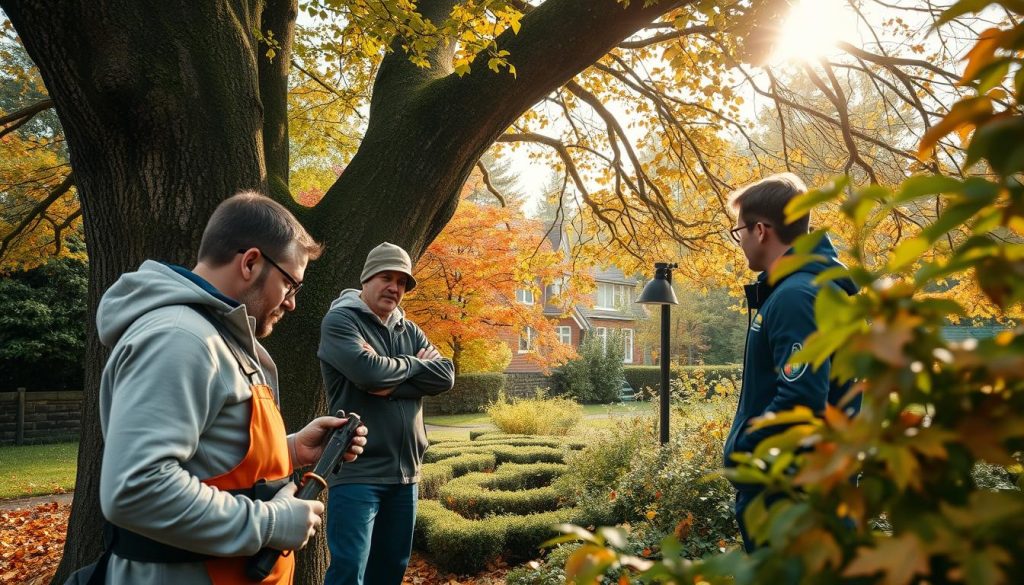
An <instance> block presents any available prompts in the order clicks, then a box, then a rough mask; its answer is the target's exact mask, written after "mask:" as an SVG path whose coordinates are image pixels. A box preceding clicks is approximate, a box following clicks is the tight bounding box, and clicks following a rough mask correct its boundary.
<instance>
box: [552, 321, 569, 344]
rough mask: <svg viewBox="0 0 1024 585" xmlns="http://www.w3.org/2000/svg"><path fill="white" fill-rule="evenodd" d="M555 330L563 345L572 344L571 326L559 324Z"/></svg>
mask: <svg viewBox="0 0 1024 585" xmlns="http://www.w3.org/2000/svg"><path fill="white" fill-rule="evenodd" d="M555 330H556V331H557V332H558V341H560V342H561V343H563V344H564V345H572V327H569V326H568V325H559V326H558V327H555Z"/></svg>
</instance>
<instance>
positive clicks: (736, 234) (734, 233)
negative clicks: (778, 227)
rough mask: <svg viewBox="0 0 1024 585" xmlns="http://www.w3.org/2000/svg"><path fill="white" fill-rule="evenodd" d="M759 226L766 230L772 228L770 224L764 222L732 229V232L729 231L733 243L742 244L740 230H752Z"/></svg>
mask: <svg viewBox="0 0 1024 585" xmlns="http://www.w3.org/2000/svg"><path fill="white" fill-rule="evenodd" d="M757 224H761V225H763V226H764V227H766V228H770V227H772V224H770V223H767V222H763V221H755V222H754V223H753V224H749V223H748V224H744V225H741V226H739V227H734V228H732V229H731V230H729V237H730V238H732V241H734V242H736V243H737V244H738V243H740V230H745V229H750V228H752V227H754V226H755V225H757Z"/></svg>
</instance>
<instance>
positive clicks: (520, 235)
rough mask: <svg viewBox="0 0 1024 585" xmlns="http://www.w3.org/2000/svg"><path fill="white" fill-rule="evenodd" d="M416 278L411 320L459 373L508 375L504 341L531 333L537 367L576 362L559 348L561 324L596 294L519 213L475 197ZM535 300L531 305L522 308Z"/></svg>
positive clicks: (464, 205)
mask: <svg viewBox="0 0 1024 585" xmlns="http://www.w3.org/2000/svg"><path fill="white" fill-rule="evenodd" d="M416 277H417V280H418V282H419V285H418V286H417V288H416V291H415V292H414V293H411V294H410V295H409V296H408V297H406V301H405V308H406V310H407V311H408V313H409V317H410V318H411V319H412V320H414V321H416V322H417V323H419V324H420V325H421V326H422V327H423V329H424V330H425V332H426V333H427V334H428V336H429V337H430V339H431V340H432V341H433V342H434V343H435V344H436V345H437V346H438V348H439V349H440V351H441V352H442V353H444V354H445V355H447V356H450V357H452V359H453V361H455V362H456V368H457V370H458V371H460V372H473V371H500V370H501V369H504V367H505V365H507V363H508V360H509V358H510V357H511V351H512V350H510V348H509V346H508V345H507V344H506V342H504V341H503V339H505V340H509V341H512V342H514V340H516V339H517V338H518V336H519V334H520V332H522V331H524V330H525V329H526V328H530V330H531V340H532V343H533V346H534V349H536V351H532V352H530V353H528V354H525V355H526V356H527V358H528V359H530V360H531V361H533V362H535V363H537V364H538V365H540V366H541V367H544V368H547V367H551V366H554V365H557V364H559V363H562V362H564V361H566V360H568V359H570V358H572V357H574V355H575V354H574V351H573V349H572V348H571V347H569V346H567V345H563V344H561V343H559V342H558V338H557V334H556V332H555V325H556V317H557V316H558V315H559V314H561V313H564V312H567V311H568V310H569V309H570V308H571V307H572V306H573V305H574V304H576V303H577V302H579V301H580V300H581V298H582V297H583V296H585V295H588V294H589V293H590V292H591V291H592V290H593V280H592V279H591V278H590V276H589V273H588V271H586V270H581V269H580V267H578V266H577V267H575V269H574V267H573V266H571V265H570V264H569V263H568V262H567V261H566V259H565V257H564V256H563V253H562V251H561V250H556V249H554V248H553V247H552V245H551V243H550V241H549V240H548V239H547V238H545V236H544V228H543V226H542V224H541V223H540V222H539V221H536V220H531V219H527V218H526V217H525V216H524V215H523V213H522V211H521V210H519V209H518V207H516V206H509V207H496V206H490V205H484V204H480V203H476V202H474V201H473V200H472V199H469V198H466V199H463V200H462V201H461V202H460V203H459V208H458V210H457V211H456V213H455V216H454V217H452V220H451V222H449V224H448V225H447V226H446V227H445V229H444V231H443V232H441V234H440V235H439V236H438V237H437V239H436V240H434V242H433V243H432V244H431V245H430V246H429V247H428V248H427V249H426V250H425V251H424V253H423V255H422V256H421V258H420V260H419V262H418V263H417V265H416ZM552 285H554V286H555V288H557V290H558V291H559V292H558V294H555V295H553V296H549V297H547V299H548V305H547V306H548V310H549V314H548V315H547V316H545V314H544V308H545V305H544V298H545V297H544V293H545V291H546V290H547V291H548V292H551V289H550V288H549V287H551V286H552ZM517 291H519V293H518V297H519V298H518V299H517ZM525 291H529V292H525ZM531 298H532V299H533V304H525V303H523V302H521V301H523V300H529V299H531ZM516 349H518V348H516Z"/></svg>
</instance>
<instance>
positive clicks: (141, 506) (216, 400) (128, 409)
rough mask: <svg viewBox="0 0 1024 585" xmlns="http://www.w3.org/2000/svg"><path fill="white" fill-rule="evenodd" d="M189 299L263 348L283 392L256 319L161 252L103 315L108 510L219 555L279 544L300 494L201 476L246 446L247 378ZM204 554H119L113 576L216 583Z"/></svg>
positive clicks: (230, 461)
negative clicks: (199, 557) (230, 486)
mask: <svg viewBox="0 0 1024 585" xmlns="http://www.w3.org/2000/svg"><path fill="white" fill-rule="evenodd" d="M187 304H198V305H204V306H205V307H207V308H208V309H209V310H211V312H212V313H213V314H214V315H217V316H218V317H219V318H220V319H221V321H222V322H223V323H224V324H225V325H226V326H227V329H228V330H230V332H231V333H232V335H233V336H234V337H235V339H236V340H237V341H238V343H239V345H240V346H241V348H243V349H244V350H245V351H246V353H248V354H249V355H250V356H254V357H256V358H257V360H258V363H259V366H260V369H261V370H262V377H263V379H264V381H265V382H266V383H267V384H268V385H269V386H270V387H271V388H273V389H274V393H275V398H277V394H278V389H277V368H276V367H275V366H274V362H273V361H272V360H271V359H270V356H269V355H268V354H267V352H266V350H264V349H263V347H262V346H261V345H260V344H259V343H257V342H256V339H255V337H254V335H253V330H254V327H255V319H254V318H252V317H249V316H248V315H247V314H246V310H245V306H244V305H240V306H237V307H235V306H232V305H231V304H229V303H227V302H225V301H224V300H221V299H219V298H217V297H216V296H214V295H212V294H211V293H210V292H209V291H207V290H205V289H204V288H202V287H201V286H199V284H197V283H196V282H194V281H192V280H190V279H189V278H186V277H185V276H184V275H182V274H180V273H178V272H176V271H175V270H174V269H172V268H171V267H169V266H167V265H164V264H160V263H158V262H153V261H147V262H145V263H143V264H142V266H141V267H140V268H139V270H138V271H137V272H131V273H127V274H125V275H123V276H121V278H120V279H118V281H117V282H115V283H114V285H113V286H111V287H110V289H109V290H108V291H107V292H106V294H104V295H103V299H102V300H101V301H100V305H99V310H98V311H97V315H96V323H97V327H98V329H99V336H100V341H102V342H103V344H104V345H106V346H107V347H110V348H111V354H110V358H109V359H108V360H107V364H106V367H105V368H104V370H103V377H102V379H101V382H100V423H101V425H102V430H103V438H104V441H105V444H104V450H103V468H102V472H101V475H100V505H101V507H102V510H103V515H104V516H105V517H106V518H107V520H108V521H110V522H111V523H113V524H114V525H116V526H120V527H122V528H125V529H128V530H131V531H133V532H137V533H139V534H142V535H143V536H146V537H149V538H151V539H153V540H157V541H160V542H163V543H166V544H170V545H173V546H175V547H178V548H183V549H187V550H190V551H195V552H199V553H203V554H208V555H213V556H248V555H252V554H255V553H256V552H257V551H258V550H259V549H260V548H262V547H264V546H271V547H275V548H283V547H284V544H285V543H294V542H295V541H296V539H297V538H298V539H299V541H301V538H300V537H299V536H298V535H300V534H305V517H306V512H305V510H304V509H303V508H301V507H297V506H295V505H294V503H295V501H294V500H293V501H292V502H289V501H288V500H275V501H272V502H258V501H253V500H250V499H248V498H246V497H244V496H233V495H231V494H229V493H227V492H224V491H221V490H219V489H217V488H214V487H211V486H208V485H205V484H204V483H202V481H200V480H202V479H207V478H211V477H215V476H218V475H221V474H223V473H226V472H228V471H230V470H231V469H233V468H234V467H235V466H236V465H237V464H238V463H239V462H240V461H241V460H242V458H243V457H244V456H245V453H246V451H247V449H248V447H249V418H250V413H251V404H250V403H251V400H250V399H251V397H252V393H251V392H250V390H249V385H250V381H249V380H248V379H247V378H246V377H245V376H243V375H242V373H241V372H240V371H239V367H238V362H237V361H236V360H235V358H234V357H233V355H232V354H231V352H230V349H229V348H228V346H227V344H226V343H225V342H224V340H223V338H222V337H221V336H220V335H219V334H218V333H217V330H216V328H215V327H214V326H213V325H212V324H211V323H210V322H209V321H208V320H207V319H206V318H204V317H203V316H202V315H200V314H199V313H198V312H196V311H195V310H194V309H192V308H190V307H188V306H185V305H187ZM270 479H274V478H270ZM209 582H210V581H209V578H208V576H207V574H206V569H205V567H204V565H203V563H201V562H198V563H175V564H165V563H143V562H135V561H129V560H126V559H123V558H120V557H118V556H117V555H113V556H112V557H111V559H110V564H109V565H108V571H107V577H106V583H108V584H114V583H134V584H139V583H142V584H146V583H189V584H197V583H198V584H204V583H209Z"/></svg>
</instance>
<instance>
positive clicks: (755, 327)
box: [750, 313, 763, 333]
mask: <svg viewBox="0 0 1024 585" xmlns="http://www.w3.org/2000/svg"><path fill="white" fill-rule="evenodd" d="M762 320H763V319H762V318H761V313H758V314H757V315H754V321H753V322H752V323H751V324H750V330H751V331H753V332H754V333H757V332H758V331H760V330H761V321H762Z"/></svg>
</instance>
